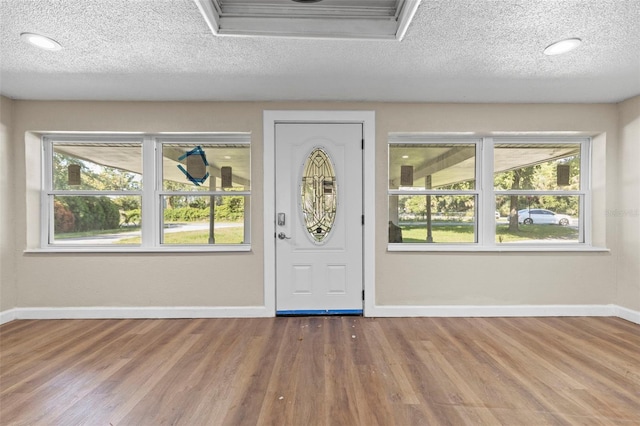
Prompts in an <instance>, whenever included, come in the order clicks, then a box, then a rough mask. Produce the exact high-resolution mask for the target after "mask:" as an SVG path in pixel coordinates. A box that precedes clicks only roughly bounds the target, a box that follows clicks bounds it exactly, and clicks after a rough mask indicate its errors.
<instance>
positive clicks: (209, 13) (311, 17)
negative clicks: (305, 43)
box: [194, 0, 421, 40]
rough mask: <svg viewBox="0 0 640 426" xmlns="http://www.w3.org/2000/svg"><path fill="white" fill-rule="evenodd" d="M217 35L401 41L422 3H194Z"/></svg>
mask: <svg viewBox="0 0 640 426" xmlns="http://www.w3.org/2000/svg"><path fill="white" fill-rule="evenodd" d="M194 1H195V2H196V4H197V6H198V8H199V9H200V12H202V15H203V16H204V18H205V20H206V21H207V24H208V25H209V27H210V28H211V31H213V33H214V34H215V35H218V36H257V37H296V38H338V39H363V40H402V38H403V37H404V35H405V33H406V31H407V28H408V27H409V24H410V22H411V19H412V18H413V16H414V14H415V12H416V10H417V8H418V5H419V4H420V1H421V0H316V1H309V0H194Z"/></svg>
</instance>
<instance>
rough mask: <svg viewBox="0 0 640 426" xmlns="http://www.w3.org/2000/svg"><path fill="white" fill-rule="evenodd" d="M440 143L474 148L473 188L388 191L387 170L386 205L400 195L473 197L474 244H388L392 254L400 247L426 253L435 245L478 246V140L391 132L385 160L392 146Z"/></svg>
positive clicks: (479, 172) (479, 143)
mask: <svg viewBox="0 0 640 426" xmlns="http://www.w3.org/2000/svg"><path fill="white" fill-rule="evenodd" d="M439 144H447V145H474V146H475V157H474V158H475V172H474V180H475V185H474V188H473V189H469V190H453V189H452V190H449V189H446V190H443V189H426V188H425V189H423V190H400V189H390V188H389V186H390V185H389V178H388V175H389V173H388V170H387V206H389V199H390V197H392V196H400V195H410V196H416V195H417V196H420V195H424V196H427V195H431V196H447V195H452V196H457V195H460V196H473V197H474V210H475V212H474V224H473V227H474V242H472V243H467V242H460V243H449V244H439V243H436V244H434V243H428V242H426V241H425V242H424V243H389V242H387V244H388V249H389V250H390V251H395V250H397V249H398V248H400V247H407V248H408V249H409V248H410V249H411V250H410V251H423V250H425V251H428V250H431V249H432V248H433V246H434V245H438V246H439V247H440V246H443V245H446V246H448V247H449V246H450V247H460V246H468V245H470V244H477V243H478V242H479V240H480V234H479V229H480V227H479V226H478V224H479V221H480V220H482V219H481V218H482V211H483V209H481V205H482V198H481V191H480V189H479V185H480V181H481V180H480V178H481V176H482V164H481V161H480V158H481V155H482V144H481V138H477V137H475V138H456V137H438V136H421V135H416V134H404V133H392V134H390V136H389V143H388V147H387V159H388V158H390V154H389V153H390V151H391V146H392V145H433V146H437V145H439ZM388 165H389V161H387V166H388ZM389 211H390V208H388V209H387V214H389Z"/></svg>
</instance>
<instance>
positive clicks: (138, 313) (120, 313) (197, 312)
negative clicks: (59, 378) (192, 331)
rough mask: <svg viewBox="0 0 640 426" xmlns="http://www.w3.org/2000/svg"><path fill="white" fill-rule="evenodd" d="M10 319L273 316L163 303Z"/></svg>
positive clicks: (19, 311) (27, 311) (18, 313)
mask: <svg viewBox="0 0 640 426" xmlns="http://www.w3.org/2000/svg"><path fill="white" fill-rule="evenodd" d="M11 311H14V312H13V313H12V314H11V315H10V317H11V319H9V321H11V320H13V319H156V318H262V317H270V316H273V313H270V312H269V311H268V310H267V308H265V307H264V306H231V307H226V306H225V307H210V306H162V307H73V308H15V309H12V310H11Z"/></svg>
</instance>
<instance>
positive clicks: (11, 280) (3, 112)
mask: <svg viewBox="0 0 640 426" xmlns="http://www.w3.org/2000/svg"><path fill="white" fill-rule="evenodd" d="M12 121H13V101H12V100H11V99H8V98H5V97H4V96H0V312H2V311H6V310H9V309H11V308H14V307H15V306H16V286H15V275H14V272H15V268H14V259H15V257H14V249H15V245H14V235H15V234H14V227H13V224H12V220H13V212H12V206H13V203H12V202H11V199H12V197H13V196H14V191H13V188H14V183H15V179H14V168H13V163H14V162H13V152H14V148H15V146H16V144H15V143H14V141H13V140H12V137H11V132H12Z"/></svg>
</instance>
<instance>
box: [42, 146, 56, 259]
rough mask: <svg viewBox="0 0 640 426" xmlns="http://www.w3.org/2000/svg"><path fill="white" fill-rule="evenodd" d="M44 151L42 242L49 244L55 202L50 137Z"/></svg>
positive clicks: (51, 236) (43, 244)
mask: <svg viewBox="0 0 640 426" xmlns="http://www.w3.org/2000/svg"><path fill="white" fill-rule="evenodd" d="M42 148H43V151H42V163H43V175H42V179H41V181H42V188H44V189H45V190H44V191H41V193H40V244H41V246H42V247H46V246H48V245H49V242H50V241H52V238H53V233H54V218H53V202H52V201H51V195H50V194H49V193H50V192H51V190H52V188H53V148H52V143H51V140H50V139H49V138H44V143H43V146H42Z"/></svg>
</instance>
